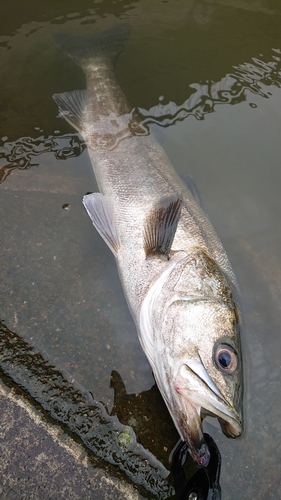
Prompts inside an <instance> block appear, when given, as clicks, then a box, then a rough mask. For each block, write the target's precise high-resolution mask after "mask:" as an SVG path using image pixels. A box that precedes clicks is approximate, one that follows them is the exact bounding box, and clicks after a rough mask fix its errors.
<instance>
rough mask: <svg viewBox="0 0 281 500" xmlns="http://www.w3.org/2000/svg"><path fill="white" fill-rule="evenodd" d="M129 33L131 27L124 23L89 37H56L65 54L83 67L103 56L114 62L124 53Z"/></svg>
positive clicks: (66, 35)
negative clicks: (88, 61)
mask: <svg viewBox="0 0 281 500" xmlns="http://www.w3.org/2000/svg"><path fill="white" fill-rule="evenodd" d="M129 32H130V27H129V25H128V24H127V23H123V24H119V25H117V26H113V27H112V28H110V29H108V30H106V31H103V32H102V33H99V34H94V35H92V36H89V37H87V36H76V35H69V34H62V33H61V34H57V35H55V41H56V44H57V45H58V47H59V48H60V49H61V50H62V51H63V52H65V53H66V54H67V55H68V56H69V57H71V58H72V59H73V60H74V61H75V62H76V63H77V64H78V65H79V66H83V62H85V61H87V60H88V59H93V58H95V57H99V56H102V55H105V56H107V57H109V58H110V59H111V60H112V61H114V60H115V59H116V58H117V56H118V55H119V54H120V52H121V51H122V49H123V46H124V44H125V42H126V40H127V38H128V35H129Z"/></svg>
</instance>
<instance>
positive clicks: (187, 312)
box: [158, 298, 243, 466]
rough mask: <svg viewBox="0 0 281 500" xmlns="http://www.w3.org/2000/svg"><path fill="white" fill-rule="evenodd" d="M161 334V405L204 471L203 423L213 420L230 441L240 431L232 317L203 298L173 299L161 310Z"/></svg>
mask: <svg viewBox="0 0 281 500" xmlns="http://www.w3.org/2000/svg"><path fill="white" fill-rule="evenodd" d="M162 334H163V335H162V340H164V345H165V346H166V348H165V352H166V354H164V351H163V350H162V352H161V349H159V354H160V357H161V355H162V357H163V358H165V362H164V364H162V367H161V371H162V373H161V375H160V377H158V384H159V379H160V385H161V382H162V384H164V385H163V391H162V392H163V393H164V394H165V400H166V403H167V406H168V408H169V411H170V413H171V416H172V418H173V420H174V422H175V425H176V427H177V429H178V431H179V433H180V435H181V437H182V439H184V440H185V441H186V442H187V444H188V447H189V450H190V453H191V455H192V457H193V459H194V461H195V462H196V463H197V465H199V466H205V465H207V463H208V459H209V455H208V450H207V447H206V445H205V443H204V437H203V431H202V420H203V418H205V417H206V416H208V415H210V416H212V417H217V418H218V421H219V422H220V425H221V428H222V431H223V433H224V434H225V435H226V436H227V437H230V438H235V437H238V436H240V435H241V434H242V430H243V429H242V390H243V389H242V387H243V384H242V360H241V349H240V341H239V323H238V321H237V312H236V309H235V308H234V307H230V306H229V305H226V304H223V303H219V302H217V301H215V300H210V299H209V298H207V299H203V300H201V299H197V298H196V299H194V300H192V299H191V300H186V301H185V300H175V301H173V302H172V303H171V304H170V305H169V307H168V309H167V310H166V313H165V319H164V322H163V327H162ZM159 347H160V346H159ZM160 364H161V363H160ZM160 390H161V389H160Z"/></svg>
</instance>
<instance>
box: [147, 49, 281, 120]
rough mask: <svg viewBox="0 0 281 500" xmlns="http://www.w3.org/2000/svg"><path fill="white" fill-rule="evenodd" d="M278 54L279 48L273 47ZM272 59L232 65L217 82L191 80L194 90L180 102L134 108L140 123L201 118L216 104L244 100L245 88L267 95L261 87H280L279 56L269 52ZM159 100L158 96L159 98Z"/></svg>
mask: <svg viewBox="0 0 281 500" xmlns="http://www.w3.org/2000/svg"><path fill="white" fill-rule="evenodd" d="M273 52H274V53H275V54H280V53H281V51H280V50H279V49H273ZM272 59H273V61H269V62H265V61H262V60H261V59H257V58H253V60H252V61H253V62H251V63H243V64H241V65H239V66H236V67H235V66H234V69H235V71H234V72H233V73H230V74H229V75H226V76H225V77H224V78H222V79H221V80H220V81H219V82H212V81H210V82H204V83H193V84H190V85H189V87H191V88H193V89H194V93H193V94H192V95H191V96H190V97H189V98H188V99H187V100H186V101H185V102H183V103H182V104H180V105H177V104H176V103H174V102H169V103H168V104H161V103H159V104H157V105H156V106H153V107H152V108H150V109H149V110H145V109H138V111H139V114H140V116H142V123H143V124H150V123H156V124H157V125H161V126H162V127H168V126H170V125H173V123H175V122H176V121H178V120H184V119H185V118H187V117H188V116H189V115H192V116H195V118H196V119H197V120H203V119H204V115H206V114H208V113H212V112H213V111H214V110H215V106H216V105H218V104H238V103H240V102H242V101H245V100H246V99H247V93H246V92H247V90H249V91H251V92H252V93H253V94H257V95H259V96H261V97H265V98H267V97H269V96H270V95H271V93H270V91H269V90H268V89H267V88H265V87H270V86H271V85H274V86H277V87H280V86H281V63H280V61H281V58H280V57H279V56H277V55H273V57H272ZM161 100H162V98H161Z"/></svg>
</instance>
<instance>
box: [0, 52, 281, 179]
mask: <svg viewBox="0 0 281 500" xmlns="http://www.w3.org/2000/svg"><path fill="white" fill-rule="evenodd" d="M272 51H273V55H272V60H271V61H267V62H266V61H263V60H262V59H259V58H253V59H252V62H249V63H242V64H240V65H239V66H235V67H234V71H233V73H230V74H228V75H226V76H225V77H224V78H222V79H221V80H220V81H219V82H212V81H209V82H204V83H193V84H190V85H189V87H190V88H191V89H194V92H193V93H192V95H191V96H190V97H189V98H188V99H187V100H186V101H184V102H183V103H182V104H176V103H175V102H169V103H167V104H163V103H162V100H163V97H160V98H159V101H160V102H159V103H158V104H156V105H155V106H152V107H151V108H150V109H144V108H134V109H133V110H132V111H131V113H128V114H127V115H122V117H120V118H118V117H117V116H116V115H114V116H113V115H112V116H111V115H109V116H108V117H106V120H103V126H104V122H106V124H107V127H106V129H107V133H106V134H104V135H103V134H101V133H100V130H99V126H100V121H99V119H97V121H96V128H97V134H96V135H97V141H99V145H101V144H100V142H101V141H104V142H105V143H106V145H107V147H109V148H110V149H114V148H115V147H116V146H117V145H118V143H119V142H120V141H122V140H124V139H127V138H128V137H129V136H130V135H146V134H148V133H149V125H151V124H156V125H158V126H161V127H169V126H170V125H173V124H174V123H176V122H177V121H182V120H184V119H185V118H187V117H188V116H190V115H191V116H194V117H195V118H196V119H197V120H203V119H204V116H205V115H206V114H209V113H212V112H213V111H214V110H215V107H216V106H217V105H219V104H232V105H234V104H238V103H241V102H242V101H245V100H246V99H247V91H250V92H251V93H253V94H257V95H259V96H261V97H264V98H268V97H270V96H271V92H270V90H269V89H268V87H270V86H272V85H273V86H277V87H281V57H279V55H277V54H281V50H280V49H272ZM250 105H252V106H255V104H251V103H250ZM61 116H63V114H62V115H61ZM117 122H118V123H117ZM58 134H59V132H57V134H56V135H54V136H48V137H45V136H39V137H37V138H35V139H32V138H30V137H22V138H21V139H18V140H17V141H15V142H8V141H7V138H2V142H4V144H3V146H2V147H1V146H0V183H1V182H3V181H4V180H5V179H6V177H7V176H8V175H9V174H10V173H11V172H12V171H13V170H14V169H19V170H27V169H29V168H31V167H36V166H38V162H36V159H35V158H36V157H37V156H39V155H42V154H44V153H49V152H52V153H54V156H55V158H56V159H58V160H65V159H67V158H69V157H78V156H79V155H81V154H82V152H83V151H84V149H85V148H86V145H85V143H84V141H83V139H82V138H81V137H80V136H78V135H76V134H64V135H62V136H59V135H58Z"/></svg>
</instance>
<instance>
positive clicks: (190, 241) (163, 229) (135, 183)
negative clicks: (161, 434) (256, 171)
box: [54, 26, 243, 466]
mask: <svg viewBox="0 0 281 500" xmlns="http://www.w3.org/2000/svg"><path fill="white" fill-rule="evenodd" d="M125 31H126V28H124V27H123V26H121V28H119V29H118V28H117V30H110V31H109V32H108V33H104V34H102V35H98V36H94V37H92V38H91V39H86V38H85V39H84V38H82V39H81V38H78V37H72V38H69V37H67V36H66V37H65V36H61V37H58V40H57V42H58V44H59V45H60V46H61V48H62V49H63V50H64V51H65V52H67V53H68V55H70V56H71V57H72V58H73V59H74V60H75V61H76V62H77V63H79V64H80V66H81V67H82V68H83V70H84V72H85V76H86V82H87V91H74V92H70V93H64V94H56V95H55V96H54V99H55V101H56V102H57V104H58V106H59V109H60V112H61V115H62V116H64V117H65V118H66V119H67V120H68V121H69V122H70V123H71V124H72V125H73V126H74V127H75V128H76V129H77V130H78V131H79V132H80V133H81V134H82V135H83V137H84V139H85V141H86V143H87V146H88V151H89V155H90V158H91V162H92V165H93V170H94V173H95V177H96V180H97V183H98V186H99V190H100V193H94V194H91V195H86V196H84V199H83V203H84V205H85V208H86V210H87V211H88V213H89V216H90V217H91V219H92V222H93V224H94V226H95V227H96V229H97V230H98V231H99V233H100V234H101V236H102V237H103V238H104V240H105V241H106V243H107V244H108V246H109V247H110V248H111V250H112V252H113V253H114V255H115V258H116V261H117V265H118V270H119V274H120V279H121V281H122V285H123V289H124V292H125V295H126V298H127V302H128V305H129V307H130V310H131V313H132V315H133V318H134V320H135V323H136V326H137V329H138V335H139V339H140V343H141V345H142V348H143V350H144V351H145V353H146V355H147V357H148V360H149V362H150V364H151V367H152V369H153V373H154V376H155V379H156V382H157V385H158V387H159V389H160V391H161V394H162V396H163V398H164V400H165V402H166V405H167V407H168V409H169V411H170V414H171V416H172V418H173V420H174V423H175V426H176V428H177V429H178V432H179V434H180V436H181V437H182V439H184V440H185V441H186V442H187V444H188V446H189V449H190V452H191V454H192V456H193V458H194V460H195V462H196V463H197V464H198V465H199V466H205V465H206V464H207V463H208V458H209V454H208V449H207V447H206V445H205V442H204V436H203V431H202V419H203V418H204V417H205V416H206V415H212V416H216V417H217V418H218V419H219V421H220V423H221V426H222V429H223V431H224V433H225V434H226V435H227V436H228V437H237V436H240V435H241V434H242V392H243V381H242V360H241V347H240V335H239V329H240V322H239V311H238V306H237V304H236V302H235V300H234V298H233V296H234V293H233V292H236V290H237V284H236V280H235V276H234V274H233V271H232V268H231V265H230V263H229V260H228V258H227V255H226V253H225V251H224V249H223V247H222V244H221V242H220V240H219V239H218V237H217V235H216V233H215V231H214V229H213V227H212V225H211V224H210V222H209V219H208V217H207V216H206V214H205V213H204V211H203V210H202V209H201V207H200V206H199V205H198V203H197V202H196V200H195V198H194V196H193V195H192V193H191V191H190V190H189V189H188V187H187V186H186V184H185V183H184V182H183V181H182V180H181V178H180V177H179V176H178V175H177V173H176V172H175V170H174V169H173V167H172V165H171V163H170V161H169V159H168V158H167V156H166V154H165V152H164V151H163V149H162V148H161V146H160V145H159V144H158V142H157V141H155V140H154V138H153V136H152V135H149V134H147V131H146V130H144V129H143V127H142V125H141V124H140V123H138V121H137V120H135V119H134V117H133V114H132V113H131V109H130V107H129V106H128V104H127V102H126V99H125V96H124V94H123V92H122V91H121V89H120V87H119V85H118V83H117V81H116V78H115V76H114V71H113V63H112V60H113V58H114V56H115V55H116V54H117V53H118V52H119V51H120V50H121V47H122V43H123V40H124V37H125V36H124V35H125ZM108 40H109V41H108Z"/></svg>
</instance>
